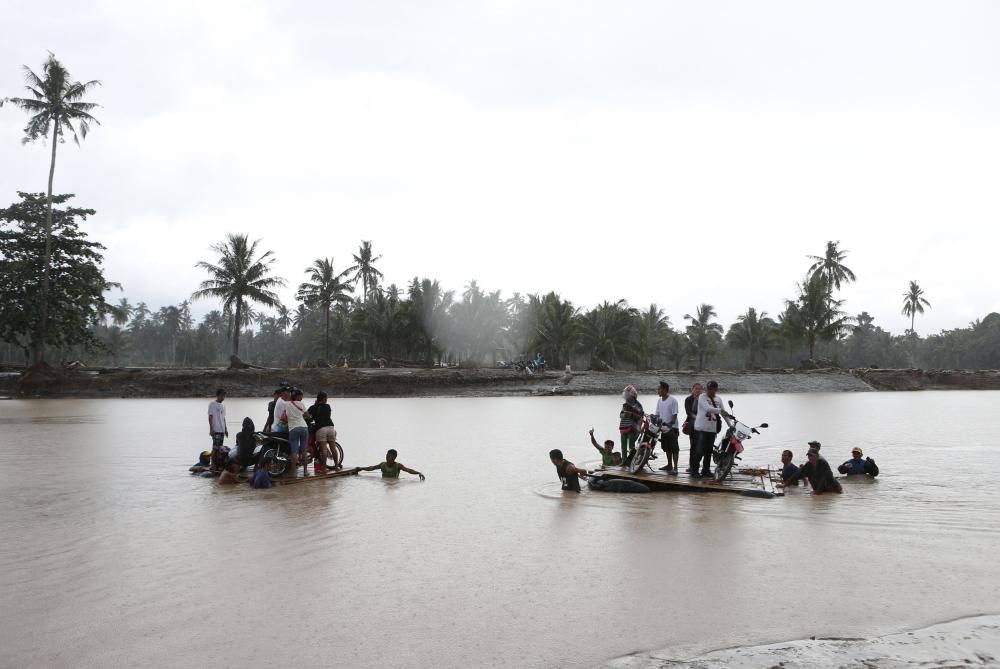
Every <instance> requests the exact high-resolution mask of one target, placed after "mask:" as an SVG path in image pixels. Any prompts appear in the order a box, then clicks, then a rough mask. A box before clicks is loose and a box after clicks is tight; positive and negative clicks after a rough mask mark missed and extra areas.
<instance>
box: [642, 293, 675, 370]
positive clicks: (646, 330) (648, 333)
mask: <svg viewBox="0 0 1000 669" xmlns="http://www.w3.org/2000/svg"><path fill="white" fill-rule="evenodd" d="M670 331H671V330H670V317H669V316H664V315H663V309H660V308H659V307H658V306H656V305H655V304H651V305H649V308H648V309H647V310H646V311H644V312H642V314H640V317H639V320H638V324H637V328H636V361H637V362H638V365H637V366H638V367H640V368H645V369H652V368H653V357H654V356H655V355H657V354H658V353H660V352H662V351H663V350H664V349H665V347H666V344H667V339H668V338H669V336H670Z"/></svg>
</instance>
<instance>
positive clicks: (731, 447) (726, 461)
mask: <svg viewBox="0 0 1000 669" xmlns="http://www.w3.org/2000/svg"><path fill="white" fill-rule="evenodd" d="M728 404H729V410H730V412H732V409H733V401H732V400H730V401H729V402H728ZM722 419H723V420H724V421H726V425H727V426H729V427H728V429H727V430H726V433H725V435H723V437H722V441H720V442H719V443H718V445H716V446H715V448H713V449H712V462H714V463H715V472H714V473H713V474H712V478H714V479H715V480H716V481H717V482H720V483H721V482H722V481H724V480H725V479H726V477H727V476H729V472H730V471H731V470H732V468H733V465H734V464H735V463H736V461H737V460H742V458H741V457H740V454H741V453H743V442H744V441H746V440H748V439H750V435H752V434H760V432H758V431H757V428H762V427H767V423H761V424H760V425H758V426H757V427H750V426H749V425H747V424H745V423H741V422H740V421H739V420H737V418H736V416H735V414H731V415H729V416H722Z"/></svg>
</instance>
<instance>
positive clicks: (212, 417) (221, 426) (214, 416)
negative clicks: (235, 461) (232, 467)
mask: <svg viewBox="0 0 1000 669" xmlns="http://www.w3.org/2000/svg"><path fill="white" fill-rule="evenodd" d="M225 401H226V390H225V388H219V389H218V390H216V391H215V399H214V400H212V401H211V402H209V403H208V436H210V437H211V438H212V469H213V470H214V471H218V470H219V469H221V468H222V463H223V457H222V456H223V451H222V443H223V442H224V441H225V439H226V437H228V436H229V428H228V427H226V406H225V405H224V404H223V402H225Z"/></svg>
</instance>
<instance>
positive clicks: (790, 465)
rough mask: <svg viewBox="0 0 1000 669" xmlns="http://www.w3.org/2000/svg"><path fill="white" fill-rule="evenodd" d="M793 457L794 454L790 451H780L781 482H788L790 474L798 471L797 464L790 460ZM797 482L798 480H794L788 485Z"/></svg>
mask: <svg viewBox="0 0 1000 669" xmlns="http://www.w3.org/2000/svg"><path fill="white" fill-rule="evenodd" d="M794 457H795V455H794V454H793V453H792V452H791V451H788V450H785V451H782V452H781V481H782V483H785V484H788V480H789V479H790V478H792V475H793V474H794V473H795V472H797V471H799V466H798V465H796V464H795V463H794V462H792V459H793V458H794ZM798 484H799V482H798V481H795V483H793V484H790V485H798Z"/></svg>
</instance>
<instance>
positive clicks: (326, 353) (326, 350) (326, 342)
mask: <svg viewBox="0 0 1000 669" xmlns="http://www.w3.org/2000/svg"><path fill="white" fill-rule="evenodd" d="M325 313H326V329H325V330H324V333H323V357H324V359H326V361H327V363H329V362H330V305H329V304H328V305H326V309H325Z"/></svg>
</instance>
